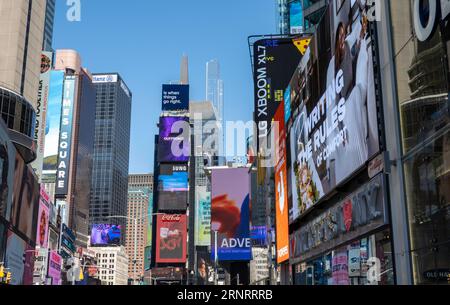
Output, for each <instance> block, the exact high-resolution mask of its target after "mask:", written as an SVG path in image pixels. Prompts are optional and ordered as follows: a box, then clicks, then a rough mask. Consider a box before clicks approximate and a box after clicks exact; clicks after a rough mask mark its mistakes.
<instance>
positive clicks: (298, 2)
mask: <svg viewBox="0 0 450 305" xmlns="http://www.w3.org/2000/svg"><path fill="white" fill-rule="evenodd" d="M289 24H290V31H291V34H299V33H302V32H303V7H302V0H294V1H292V2H291V3H289Z"/></svg>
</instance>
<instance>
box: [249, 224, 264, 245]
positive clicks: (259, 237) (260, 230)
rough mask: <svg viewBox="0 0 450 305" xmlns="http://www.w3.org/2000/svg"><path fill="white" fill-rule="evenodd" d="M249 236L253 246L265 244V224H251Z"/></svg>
mask: <svg viewBox="0 0 450 305" xmlns="http://www.w3.org/2000/svg"><path fill="white" fill-rule="evenodd" d="M250 238H251V239H252V245H253V246H260V247H264V246H267V228H266V227H265V226H252V227H251V229H250Z"/></svg>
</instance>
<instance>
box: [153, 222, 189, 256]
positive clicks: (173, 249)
mask: <svg viewBox="0 0 450 305" xmlns="http://www.w3.org/2000/svg"><path fill="white" fill-rule="evenodd" d="M186 223H187V218H186V215H178V214H173V215H169V214H164V215H158V217H157V223H156V230H157V231H156V262H157V263H185V262H186V240H187V230H186Z"/></svg>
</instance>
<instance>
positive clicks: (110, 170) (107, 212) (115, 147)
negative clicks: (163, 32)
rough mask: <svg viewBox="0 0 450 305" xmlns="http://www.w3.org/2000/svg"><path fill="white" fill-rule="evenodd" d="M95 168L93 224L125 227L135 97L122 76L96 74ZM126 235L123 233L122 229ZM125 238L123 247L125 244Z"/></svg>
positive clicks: (91, 207) (93, 180)
mask: <svg viewBox="0 0 450 305" xmlns="http://www.w3.org/2000/svg"><path fill="white" fill-rule="evenodd" d="M93 82H94V84H95V86H96V89H97V103H96V112H95V141H94V167H93V174H92V195H91V205H90V207H89V210H90V211H89V212H90V213H89V214H90V224H91V226H92V224H102V223H104V224H118V225H122V226H123V229H124V227H125V226H124V225H125V223H126V221H125V220H124V219H123V218H110V216H127V193H128V160H129V150H130V121H131V101H132V94H131V92H130V90H129V89H128V87H127V86H126V84H125V83H124V82H123V80H122V78H121V77H120V75H119V74H117V73H113V74H95V75H94V76H93ZM122 232H124V230H122ZM124 240H125V239H124V236H122V241H121V242H122V244H123V243H124Z"/></svg>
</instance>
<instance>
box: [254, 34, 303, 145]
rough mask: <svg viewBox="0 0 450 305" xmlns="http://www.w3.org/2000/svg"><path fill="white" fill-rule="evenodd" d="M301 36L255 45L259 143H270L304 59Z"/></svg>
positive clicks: (265, 41)
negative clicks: (280, 107)
mask: <svg viewBox="0 0 450 305" xmlns="http://www.w3.org/2000/svg"><path fill="white" fill-rule="evenodd" d="M300 42H301V39H289V38H273V39H261V40H258V41H256V42H255V44H254V45H253V54H254V62H253V68H254V73H253V75H254V86H255V122H256V124H257V135H258V138H257V145H258V150H259V147H260V143H264V142H266V139H267V135H268V132H269V129H270V124H271V122H272V119H273V116H274V115H275V112H276V110H277V108H278V105H279V104H280V103H282V102H283V97H284V90H285V89H286V87H287V85H288V83H289V81H290V80H291V78H292V74H293V73H294V71H295V68H296V67H297V66H298V63H299V62H300V60H301V58H302V51H301V49H300V48H299V47H298V43H300Z"/></svg>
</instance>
